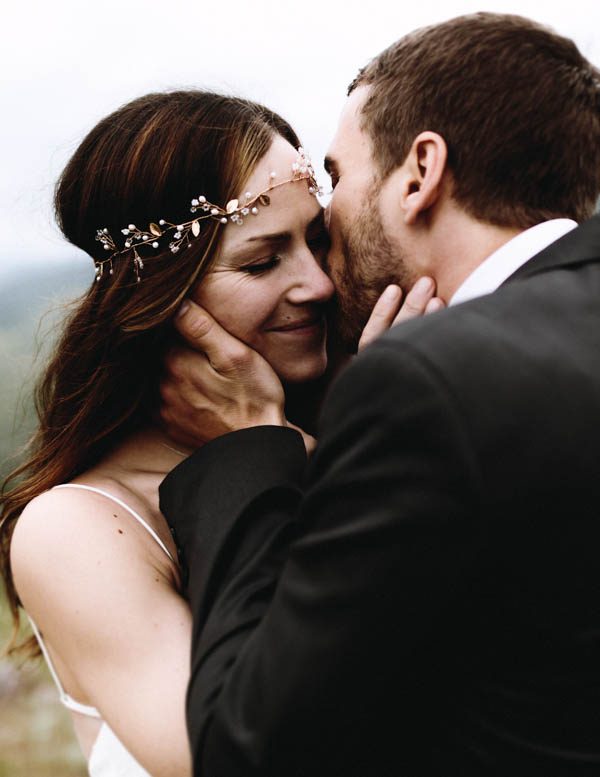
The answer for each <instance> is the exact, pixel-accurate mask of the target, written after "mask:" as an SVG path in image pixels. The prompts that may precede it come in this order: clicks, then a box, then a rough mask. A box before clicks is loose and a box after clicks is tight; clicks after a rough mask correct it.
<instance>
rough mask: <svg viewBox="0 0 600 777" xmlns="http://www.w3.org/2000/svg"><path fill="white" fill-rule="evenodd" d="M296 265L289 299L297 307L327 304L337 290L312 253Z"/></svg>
mask: <svg viewBox="0 0 600 777" xmlns="http://www.w3.org/2000/svg"><path fill="white" fill-rule="evenodd" d="M307 253H308V255H306V256H304V257H303V259H302V261H299V262H298V263H297V265H296V272H295V274H294V278H293V281H292V283H291V284H290V288H289V291H288V299H289V300H290V302H292V303H294V304H295V305H301V304H303V303H306V302H327V300H329V299H331V297H332V296H333V293H334V291H335V288H334V286H333V283H332V282H331V279H330V278H329V276H328V275H327V273H325V272H324V271H323V268H322V267H321V266H320V264H319V262H318V261H317V260H316V259H315V257H314V256H313V255H312V253H310V251H309V252H307Z"/></svg>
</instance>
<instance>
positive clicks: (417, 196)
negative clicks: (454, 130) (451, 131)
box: [398, 131, 448, 225]
mask: <svg viewBox="0 0 600 777" xmlns="http://www.w3.org/2000/svg"><path fill="white" fill-rule="evenodd" d="M447 160H448V148H447V146H446V141H445V140H444V138H443V137H442V136H441V135H438V134H437V132H429V131H428V132H421V133H420V134H419V135H417V137H416V138H415V139H414V141H413V144H412V146H411V148H410V151H409V152H408V155H407V157H406V159H405V160H404V163H403V165H402V167H401V169H400V170H399V171H398V172H400V173H401V176H400V181H399V184H400V191H399V195H400V209H401V212H402V214H403V220H404V223H405V224H408V225H410V224H415V223H416V221H417V219H418V217H419V215H420V214H421V213H424V212H425V211H426V210H428V209H429V208H431V207H432V206H433V205H434V204H435V203H436V202H437V200H438V197H439V195H440V191H441V183H442V179H443V176H444V171H445V170H446V163H447Z"/></svg>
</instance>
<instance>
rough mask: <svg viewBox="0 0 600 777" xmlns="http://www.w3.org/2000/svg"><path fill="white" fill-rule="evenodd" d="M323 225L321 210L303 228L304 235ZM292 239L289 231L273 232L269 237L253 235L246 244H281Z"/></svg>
mask: <svg viewBox="0 0 600 777" xmlns="http://www.w3.org/2000/svg"><path fill="white" fill-rule="evenodd" d="M324 225H325V211H323V210H322V209H321V210H319V212H318V213H317V215H316V216H315V217H314V218H313V219H311V220H310V221H309V223H308V225H307V226H306V228H305V233H308V232H312V230H313V229H315V227H321V226H324ZM291 239H292V233H291V232H289V231H285V232H273V233H271V234H269V235H255V236H254V237H249V238H248V239H247V240H246V243H283V242H285V241H286V240H291Z"/></svg>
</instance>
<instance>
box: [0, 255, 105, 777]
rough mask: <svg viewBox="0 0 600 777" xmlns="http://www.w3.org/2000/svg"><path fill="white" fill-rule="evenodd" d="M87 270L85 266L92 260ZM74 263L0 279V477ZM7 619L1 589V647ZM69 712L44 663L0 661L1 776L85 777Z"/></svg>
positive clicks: (10, 461) (14, 457)
mask: <svg viewBox="0 0 600 777" xmlns="http://www.w3.org/2000/svg"><path fill="white" fill-rule="evenodd" d="M90 265H91V263H90ZM92 278H93V271H92V268H91V266H87V265H85V263H83V262H81V261H73V262H72V263H69V264H61V265H59V266H48V268H47V269H44V270H40V269H39V268H36V269H34V270H31V269H28V270H27V271H25V272H22V273H14V274H12V275H9V276H7V277H5V278H3V279H0V365H1V370H2V371H1V373H0V374H1V378H0V477H1V478H2V479H3V478H4V477H5V476H6V474H7V473H8V472H9V471H10V470H11V469H13V467H14V466H15V465H16V463H17V461H18V451H19V449H20V448H21V447H22V445H23V443H24V442H25V440H26V439H27V437H28V435H29V434H30V432H31V430H32V429H33V426H34V418H33V413H32V403H31V390H32V387H33V382H34V378H35V376H36V374H37V372H39V369H40V367H41V366H42V365H43V361H44V357H45V355H46V354H47V353H48V348H49V346H50V345H51V343H52V341H53V339H54V337H55V336H56V332H57V327H58V325H59V322H60V320H61V317H62V316H63V315H64V312H63V311H64V303H65V301H68V300H71V299H74V298H75V297H77V296H78V295H79V294H80V293H81V292H82V291H83V290H85V288H86V287H87V285H88V284H89V283H90V282H91V281H92ZM9 634H10V619H9V616H8V612H7V607H6V604H5V602H4V599H3V596H2V590H1V588H0V646H4V645H5V643H6V641H7V638H8V636H9ZM85 774H87V770H86V768H85V762H84V759H83V757H82V755H81V752H80V750H79V746H78V744H77V742H76V740H75V737H74V734H73V731H72V728H71V723H70V718H69V714H68V713H67V711H66V710H65V709H64V708H63V707H62V706H61V705H60V703H59V701H58V696H57V692H56V689H55V687H54V684H53V683H52V680H51V678H50V676H49V674H48V671H47V670H46V668H45V666H44V665H43V663H42V662H40V661H38V662H35V663H30V664H28V665H25V666H22V665H21V664H19V663H17V662H15V661H10V660H8V659H0V777H59V776H60V777H83V775H85Z"/></svg>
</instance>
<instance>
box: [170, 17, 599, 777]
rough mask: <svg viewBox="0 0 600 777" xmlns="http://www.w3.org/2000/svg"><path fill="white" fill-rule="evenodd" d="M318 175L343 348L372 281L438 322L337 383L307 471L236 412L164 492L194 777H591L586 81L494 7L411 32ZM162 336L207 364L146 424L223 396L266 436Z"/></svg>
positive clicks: (559, 43)
mask: <svg viewBox="0 0 600 777" xmlns="http://www.w3.org/2000/svg"><path fill="white" fill-rule="evenodd" d="M327 166H328V170H329V172H330V174H331V177H332V179H333V185H334V188H335V191H334V194H333V199H332V202H331V206H330V212H329V225H330V231H331V239H332V248H331V253H330V257H329V263H330V267H331V273H332V277H333V278H334V281H335V283H336V285H337V289H338V295H339V300H340V310H341V322H342V325H343V330H344V332H345V334H346V336H347V337H348V338H349V339H353V338H354V339H355V338H356V336H357V333H358V332H359V331H360V329H361V327H362V326H363V324H364V322H365V320H366V317H367V315H368V311H369V310H370V308H371V306H372V303H373V301H374V300H375V299H376V298H377V296H378V295H379V293H380V292H381V291H382V289H383V288H384V287H385V286H386V285H387V284H389V283H399V284H400V285H401V286H402V287H408V286H410V285H411V284H412V282H413V281H414V280H415V278H417V277H419V276H421V275H429V276H432V277H433V278H434V279H435V282H436V284H437V291H438V294H439V295H440V296H441V297H443V298H444V299H445V300H446V301H447V302H448V305H449V307H448V309H447V310H444V311H441V312H438V313H435V314H434V315H432V316H426V317H424V318H419V319H415V320H413V321H410V322H408V323H404V324H402V326H399V327H396V328H394V329H392V330H391V331H390V332H388V333H387V334H385V335H384V336H383V337H381V338H379V339H378V340H376V341H375V342H374V343H373V344H371V345H370V346H369V347H368V348H366V349H365V350H364V351H363V353H362V354H361V355H360V356H358V357H357V358H356V359H355V360H354V362H353V364H352V366H350V367H349V368H348V369H346V370H345V372H343V374H342V375H341V377H339V378H338V379H337V381H336V382H335V384H334V386H333V387H332V389H331V391H330V393H329V397H328V399H327V401H326V404H325V407H324V410H323V413H322V419H321V425H320V430H319V442H318V445H317V448H316V450H315V452H314V454H313V455H312V457H311V459H310V461H309V463H308V467H307V468H305V464H306V458H305V453H304V446H303V444H302V440H301V437H300V436H299V435H298V434H297V433H296V432H295V431H294V430H292V429H290V428H285V421H284V419H283V418H282V419H281V427H279V426H258V425H254V424H258V423H260V419H256V418H255V419H252V420H247V421H246V422H245V421H244V419H243V411H242V409H241V407H242V405H243V402H240V405H239V407H237V409H236V411H235V412H236V413H237V416H236V421H235V423H234V424H233V425H234V426H239V427H241V426H249V427H250V428H245V429H242V430H241V431H237V432H235V433H233V434H228V435H224V436H220V437H219V438H218V439H216V440H215V441H213V442H211V443H210V444H208V445H205V446H204V447H202V448H200V450H199V451H197V452H196V453H195V454H194V455H192V456H191V457H190V458H189V459H187V460H186V461H184V462H183V463H182V464H181V465H180V466H179V467H178V468H177V469H176V470H174V471H173V472H172V473H171V475H169V477H168V478H167V479H166V481H165V482H164V483H163V485H162V487H161V505H162V509H163V510H164V513H165V514H166V516H167V518H168V520H169V522H170V523H171V525H172V526H173V527H174V531H175V532H176V535H177V538H178V541H179V543H180V545H181V546H182V553H183V556H184V557H185V558H186V560H187V562H188V566H189V597H190V601H191V606H192V610H193V613H194V623H195V628H194V636H193V652H192V677H191V681H190V686H189V694H188V710H187V711H188V725H189V733H190V739H191V745H192V750H193V755H194V764H195V774H198V775H206V776H207V777H237V776H238V775H239V776H240V777H241V776H242V775H243V776H244V777H246V776H249V775H256V776H257V777H258V776H260V777H267V776H269V777H290V776H291V775H303V776H304V777H342V775H343V777H354V776H355V777H359V776H360V777H384V776H385V777H388V776H390V777H391V775H394V777H417V775H418V776H421V775H422V776H423V777H488V775H489V776H491V775H494V776H495V777H496V776H498V777H517V776H523V777H555V776H557V775H563V776H564V777H578V776H579V775H590V776H591V775H598V774H600V726H599V710H600V563H599V556H600V434H599V430H600V219H599V218H598V217H595V218H592V219H591V220H588V221H586V219H588V218H589V217H590V216H591V214H592V212H593V210H594V204H595V202H596V198H597V197H598V194H599V193H600V76H599V74H598V72H597V71H596V70H595V69H594V68H593V67H592V66H591V65H590V64H589V63H588V62H587V61H586V60H585V59H584V58H583V57H582V56H581V54H580V53H579V52H578V50H577V49H576V47H575V46H574V44H573V43H572V42H571V41H569V40H566V39H564V38H562V37H559V36H557V35H555V34H553V33H552V32H549V31H547V30H545V29H542V28H541V27H539V26H537V25H536V24H534V23H532V22H529V21H527V20H525V19H521V18H518V17H512V16H499V15H492V14H478V15H475V16H469V17H462V18H458V19H454V20H451V21H449V22H446V23H443V24H440V25H437V26H434V27H430V28H427V29H424V30H419V31H417V32H415V33H412V34H411V35H408V36H406V37H404V38H402V39H401V40H399V41H398V42H397V43H395V44H393V45H392V46H391V47H390V48H389V49H387V50H386V51H384V52H383V53H382V54H380V55H379V56H378V57H376V58H375V59H374V60H373V61H372V62H371V63H370V64H369V65H368V66H367V67H366V68H365V69H364V70H362V71H361V72H360V73H359V75H358V77H357V78H356V80H355V81H354V82H353V84H352V85H351V88H350V95H349V99H348V102H347V105H346V107H345V110H344V113H343V115H342V118H341V121H340V126H339V129H338V132H337V135H336V137H335V139H334V141H333V143H332V145H331V149H330V152H329V155H328V159H327ZM576 222H584V223H582V224H581V226H579V227H577V224H576ZM177 325H178V327H179V329H180V331H181V332H182V334H183V335H184V336H185V337H187V339H188V340H189V341H190V343H191V344H192V345H195V347H197V348H198V349H199V350H203V351H205V352H206V353H207V354H208V356H209V360H206V359H201V358H198V357H197V356H195V355H194V354H193V353H192V352H191V351H190V354H189V356H188V357H187V359H183V361H181V359H180V360H179V362H178V365H177V374H178V378H179V385H178V386H177V385H175V383H174V382H173V381H172V382H171V385H169V386H168V388H169V391H168V392H167V394H168V395H169V396H170V397H172V399H171V401H170V404H169V405H168V406H166V407H165V408H164V417H165V418H166V419H169V423H170V426H171V431H172V432H173V433H174V434H180V435H181V434H183V433H185V435H186V437H187V439H190V438H193V437H194V434H195V433H194V424H195V423H197V426H198V428H202V427H203V426H205V425H206V420H207V418H208V419H209V420H211V421H212V422H214V423H215V424H222V427H223V428H228V427H231V425H232V423H231V421H230V418H229V416H228V413H229V412H230V409H231V403H229V404H228V406H227V407H226V408H224V409H223V410H221V409H220V407H219V403H218V393H219V391H222V390H223V389H222V387H223V385H224V384H226V383H227V381H229V380H230V381H231V384H232V386H233V385H234V384H235V394H234V392H233V389H232V396H238V397H239V396H240V395H242V394H243V392H244V391H246V392H247V395H248V396H251V395H252V393H253V392H254V395H255V397H256V395H258V396H259V398H260V397H263V398H264V404H265V417H268V418H273V413H274V409H273V408H271V407H270V405H269V392H268V387H267V386H263V385H262V383H261V380H260V360H259V357H258V356H257V355H256V354H253V352H251V351H248V350H245V351H244V353H245V356H243V357H240V346H239V343H236V342H234V341H232V339H231V338H229V336H228V335H227V333H225V332H224V331H223V330H221V329H220V328H219V326H218V325H217V324H216V323H215V322H214V321H212V319H210V317H209V316H208V314H206V313H205V312H203V311H201V310H199V309H198V308H197V307H196V306H194V305H193V304H190V305H188V306H187V308H186V309H185V310H184V311H183V312H182V315H181V316H180V317H179V319H178V324H177ZM234 348H235V353H236V357H235V360H234V364H235V365H236V366H235V367H234V368H233V369H232V366H231V364H232V362H231V360H230V361H229V362H228V369H227V370H223V371H222V373H220V372H219V363H220V362H226V361H227V359H226V358H224V356H223V355H224V354H225V356H226V355H227V352H228V349H230V350H232V349H234ZM213 356H214V358H212V357H213ZM211 362H212V364H211ZM257 376H258V377H257ZM217 383H218V386H217ZM200 389H201V391H200ZM196 390H198V396H195V397H193V399H194V402H192V397H191V396H190V393H193V392H194V391H196ZM177 392H178V393H177ZM200 394H202V395H203V396H200ZM193 407H195V408H200V411H198V410H197V409H196V410H194V409H193ZM275 411H276V409H275ZM198 412H200V416H201V417H199V419H198V420H197V421H196V420H195V419H197V417H198Z"/></svg>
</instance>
